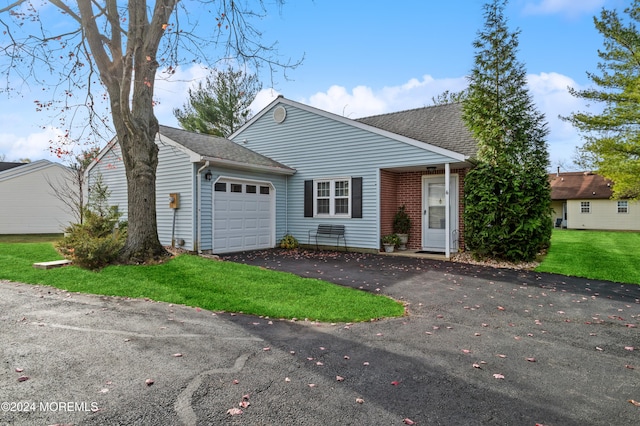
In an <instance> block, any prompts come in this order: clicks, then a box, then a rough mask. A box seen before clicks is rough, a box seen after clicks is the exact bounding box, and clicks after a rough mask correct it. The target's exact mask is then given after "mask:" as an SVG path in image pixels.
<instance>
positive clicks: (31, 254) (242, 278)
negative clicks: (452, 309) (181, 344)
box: [0, 242, 404, 322]
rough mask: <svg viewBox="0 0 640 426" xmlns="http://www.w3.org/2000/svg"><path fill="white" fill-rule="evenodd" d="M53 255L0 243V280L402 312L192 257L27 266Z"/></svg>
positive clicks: (359, 317)
mask: <svg viewBox="0 0 640 426" xmlns="http://www.w3.org/2000/svg"><path fill="white" fill-rule="evenodd" d="M57 259H61V257H60V255H59V254H58V253H57V252H56V251H55V249H54V248H53V245H52V244H51V243H50V242H39V243H0V279H7V280H11V281H17V282H23V283H29V284H42V285H49V286H53V287H56V288H59V289H64V290H68V291H72V292H80V293H90V294H100V295H108V296H122V297H131V298H149V299H152V300H157V301H162V302H168V303H175V304H182V305H187V306H196V307H200V308H203V309H208V310H212V311H227V312H244V313H246V314H253V315H261V316H268V317H271V318H301V319H302V318H308V319H310V320H317V321H323V322H357V321H368V320H370V319H372V318H382V317H394V316H401V315H403V313H404V307H403V305H402V304H401V303H399V302H397V301H394V300H392V299H390V298H388V297H385V296H381V295H376V294H371V293H367V292H364V291H360V290H356V289H352V288H349V287H342V286H338V285H335V284H332V283H328V282H326V281H321V280H316V279H310V278H302V277H299V276H297V275H294V274H290V273H286V272H278V271H271V270H266V269H263V268H259V267H255V266H249V265H242V264H237V263H233V262H222V261H220V262H218V261H212V260H208V259H203V258H201V257H198V256H191V255H181V256H178V257H176V258H173V259H171V260H170V261H168V262H166V263H162V264H157V265H142V266H109V267H107V268H104V269H103V270H101V271H100V272H92V271H88V270H84V269H81V268H78V267H76V266H66V267H63V268H56V269H50V270H41V269H35V268H33V266H32V264H33V263H35V262H44V261H50V260H57Z"/></svg>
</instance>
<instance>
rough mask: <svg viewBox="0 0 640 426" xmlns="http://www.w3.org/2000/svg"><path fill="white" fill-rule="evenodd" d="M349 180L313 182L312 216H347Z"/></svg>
mask: <svg viewBox="0 0 640 426" xmlns="http://www.w3.org/2000/svg"><path fill="white" fill-rule="evenodd" d="M349 183H350V182H349V179H344V178H342V179H326V180H317V181H314V187H315V199H314V204H315V206H316V208H315V212H314V213H315V214H314V216H349V199H350V198H349Z"/></svg>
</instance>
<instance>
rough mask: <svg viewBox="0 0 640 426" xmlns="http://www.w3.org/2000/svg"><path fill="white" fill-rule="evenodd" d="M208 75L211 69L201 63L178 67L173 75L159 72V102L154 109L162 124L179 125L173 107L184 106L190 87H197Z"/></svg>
mask: <svg viewBox="0 0 640 426" xmlns="http://www.w3.org/2000/svg"><path fill="white" fill-rule="evenodd" d="M207 75H209V71H208V70H207V69H206V68H204V67H202V66H200V65H192V66H189V67H178V68H176V72H175V73H174V74H172V75H171V76H165V75H164V74H162V73H158V77H159V78H158V79H157V80H156V84H155V88H154V95H155V96H154V99H155V100H156V101H157V102H159V103H158V104H157V105H156V106H155V107H154V109H153V110H154V113H155V115H156V117H157V118H158V121H159V122H160V124H163V125H166V126H173V127H177V126H178V120H177V119H176V118H175V116H174V115H173V109H174V108H182V106H183V105H184V104H185V103H186V102H187V101H188V99H189V89H190V88H193V87H196V86H197V84H198V82H200V81H204V80H205V78H206V77H207Z"/></svg>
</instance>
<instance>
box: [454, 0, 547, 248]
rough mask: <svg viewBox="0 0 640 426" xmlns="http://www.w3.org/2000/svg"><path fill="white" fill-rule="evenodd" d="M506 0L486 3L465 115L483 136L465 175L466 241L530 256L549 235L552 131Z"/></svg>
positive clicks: (469, 245)
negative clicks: (532, 90) (530, 81)
mask: <svg viewBox="0 0 640 426" xmlns="http://www.w3.org/2000/svg"><path fill="white" fill-rule="evenodd" d="M506 5H507V0H493V1H491V2H490V3H488V4H485V6H484V18H485V24H484V28H483V30H482V31H479V33H478V37H477V39H476V40H475V41H474V43H473V46H474V48H475V50H476V53H475V65H474V68H473V70H472V72H471V75H470V76H469V88H468V91H467V94H466V97H465V99H464V100H463V120H464V121H465V123H466V125H467V127H468V128H469V129H470V131H471V132H472V134H473V135H474V137H475V139H476V141H477V143H478V155H477V161H478V164H477V166H476V167H475V168H474V169H473V170H471V171H470V172H469V173H468V175H467V177H466V179H465V244H466V245H467V248H468V249H470V250H471V251H472V252H473V253H474V254H475V255H476V256H477V257H495V258H502V259H506V260H512V261H519V260H531V259H533V258H534V257H535V256H536V254H537V253H538V252H539V251H540V249H542V248H544V247H546V246H548V245H549V242H550V239H551V229H552V226H551V216H550V203H551V197H550V192H551V190H550V186H549V181H548V177H547V170H546V169H547V167H548V165H549V155H548V152H547V147H546V141H545V138H546V136H547V134H548V129H547V124H546V122H545V118H544V115H543V114H542V113H540V112H538V111H537V109H536V107H535V105H534V103H533V100H532V97H531V95H530V94H529V92H528V89H527V81H526V70H525V67H524V65H523V64H522V63H521V62H520V61H518V59H517V57H516V53H517V50H518V35H519V34H520V31H519V30H517V31H513V32H512V31H510V30H509V28H508V27H507V19H506V18H505V15H504V9H505V7H506Z"/></svg>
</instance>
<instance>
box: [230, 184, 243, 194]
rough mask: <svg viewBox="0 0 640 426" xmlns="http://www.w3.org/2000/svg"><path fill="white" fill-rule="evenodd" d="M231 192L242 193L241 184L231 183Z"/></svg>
mask: <svg viewBox="0 0 640 426" xmlns="http://www.w3.org/2000/svg"><path fill="white" fill-rule="evenodd" d="M231 192H242V184H240V183H232V184H231Z"/></svg>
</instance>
